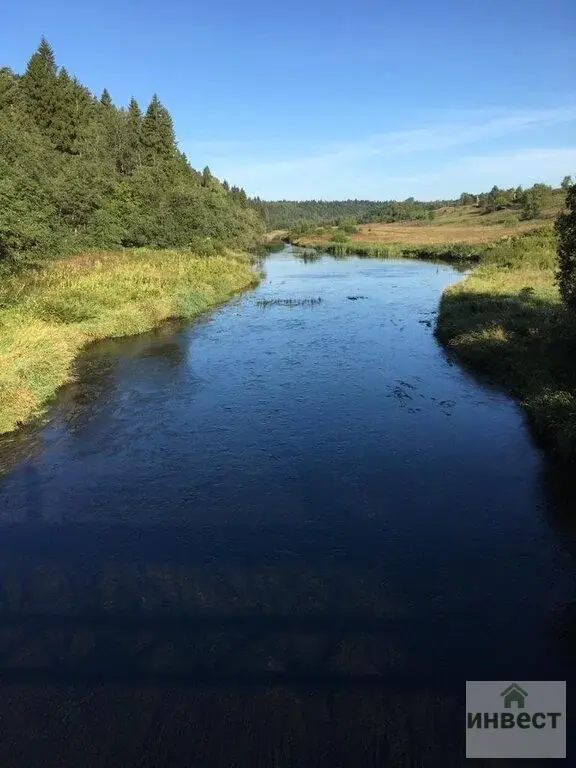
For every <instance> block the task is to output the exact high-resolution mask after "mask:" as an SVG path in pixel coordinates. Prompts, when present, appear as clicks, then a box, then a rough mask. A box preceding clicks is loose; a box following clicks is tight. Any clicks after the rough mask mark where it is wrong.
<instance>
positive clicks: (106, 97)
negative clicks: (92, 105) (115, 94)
mask: <svg viewBox="0 0 576 768" xmlns="http://www.w3.org/2000/svg"><path fill="white" fill-rule="evenodd" d="M100 104H102V106H103V107H113V106H114V104H113V103H112V96H110V93H109V91H108V89H107V88H104V90H103V91H102V96H100Z"/></svg>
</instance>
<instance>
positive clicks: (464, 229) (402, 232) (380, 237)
mask: <svg viewBox="0 0 576 768" xmlns="http://www.w3.org/2000/svg"><path fill="white" fill-rule="evenodd" d="M538 225H540V226H541V225H542V222H541V221H538V222H535V221H523V222H521V223H520V222H519V223H517V224H508V225H505V224H493V225H491V226H490V225H485V224H484V225H481V224H476V225H474V224H468V225H466V224H462V225H459V226H457V225H454V224H442V223H441V222H440V221H435V222H433V223H432V224H419V223H417V222H414V223H395V224H362V225H361V226H360V227H359V228H358V229H359V230H360V231H359V232H358V234H354V235H350V236H349V237H350V240H351V241H358V242H371V243H372V242H373V243H410V244H412V245H434V244H440V243H463V242H466V243H489V242H492V241H494V240H498V239H499V238H501V237H506V236H507V235H515V234H518V233H519V232H527V231H529V230H531V229H534V228H535V227H537V226H538ZM306 239H310V240H314V239H316V238H314V237H310V238H306ZM318 240H322V238H318Z"/></svg>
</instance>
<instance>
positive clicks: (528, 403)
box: [436, 229, 576, 461]
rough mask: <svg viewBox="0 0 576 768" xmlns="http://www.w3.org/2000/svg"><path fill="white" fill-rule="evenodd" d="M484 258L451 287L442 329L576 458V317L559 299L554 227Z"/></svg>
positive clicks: (471, 364) (546, 435)
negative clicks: (464, 277)
mask: <svg viewBox="0 0 576 768" xmlns="http://www.w3.org/2000/svg"><path fill="white" fill-rule="evenodd" d="M479 256H480V260H481V261H480V265H479V266H478V267H477V268H476V269H475V270H474V271H473V272H472V274H470V275H469V276H468V277H467V278H466V279H465V280H463V281H462V282H459V283H457V284H455V285H452V286H450V287H449V288H448V289H447V290H446V291H445V292H444V295H443V297H442V300H441V304H440V312H439V316H438V323H437V328H436V334H437V336H438V338H439V339H440V340H441V341H442V342H443V343H444V344H445V345H446V346H447V347H448V348H449V349H450V350H452V351H453V352H454V353H455V354H456V355H457V356H458V358H459V359H460V360H461V361H463V362H464V364H465V365H466V366H467V367H468V368H470V369H471V370H474V371H478V372H481V373H483V374H487V375H488V376H489V377H490V378H491V379H492V380H494V381H495V382H496V383H498V384H500V385H501V386H503V387H504V388H505V389H506V390H507V391H508V392H509V393H511V394H512V395H514V396H515V397H516V398H517V399H518V400H519V401H520V402H521V404H522V405H523V406H524V408H525V410H526V412H527V414H528V417H529V420H530V422H531V425H532V427H533V429H534V432H535V434H536V435H537V436H538V437H539V438H540V439H541V440H542V442H543V443H544V444H545V445H546V446H547V447H549V448H550V449H551V450H552V452H553V453H555V454H556V455H557V456H559V457H560V458H562V459H564V460H572V461H573V460H574V459H575V458H576V365H575V363H574V361H575V360H576V320H575V318H574V316H573V315H571V314H570V313H569V312H568V311H567V310H566V308H565V307H564V306H563V304H562V303H561V301H560V297H559V294H558V289H557V286H556V281H555V270H556V263H557V258H556V241H555V237H554V234H553V232H552V231H551V230H550V229H543V230H540V231H539V232H535V233H530V234H527V235H519V236H516V237H512V238H510V239H507V240H504V241H501V242H497V243H494V244H491V245H489V246H484V247H483V248H482V249H481V251H480V252H479Z"/></svg>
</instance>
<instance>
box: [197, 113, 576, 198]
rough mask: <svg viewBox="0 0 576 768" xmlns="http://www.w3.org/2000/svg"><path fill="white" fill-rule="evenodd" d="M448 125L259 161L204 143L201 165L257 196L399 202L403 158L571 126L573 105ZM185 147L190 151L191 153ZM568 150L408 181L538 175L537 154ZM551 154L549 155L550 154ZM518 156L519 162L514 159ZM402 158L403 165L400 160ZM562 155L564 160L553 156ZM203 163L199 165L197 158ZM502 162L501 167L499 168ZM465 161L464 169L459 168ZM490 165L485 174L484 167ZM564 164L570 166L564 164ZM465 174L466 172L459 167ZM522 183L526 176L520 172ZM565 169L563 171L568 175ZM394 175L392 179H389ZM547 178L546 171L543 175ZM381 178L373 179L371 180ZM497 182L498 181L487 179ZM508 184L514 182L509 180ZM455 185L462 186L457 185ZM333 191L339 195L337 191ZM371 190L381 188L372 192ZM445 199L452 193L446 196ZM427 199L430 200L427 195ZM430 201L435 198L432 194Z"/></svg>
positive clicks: (455, 119) (257, 150)
mask: <svg viewBox="0 0 576 768" xmlns="http://www.w3.org/2000/svg"><path fill="white" fill-rule="evenodd" d="M450 118H451V119H450V120H444V121H443V122H436V123H432V124H428V125H425V126H422V127H418V128H410V129H407V130H402V131H392V132H387V133H379V134H373V135H370V136H365V137H361V138H359V139H355V140H350V141H340V142H331V143H330V144H328V145H325V146H323V147H320V148H317V149H316V150H314V151H309V152H307V153H304V154H296V155H292V156H282V155H280V153H279V152H278V154H275V156H272V157H270V158H269V159H262V155H263V151H261V147H260V146H259V147H255V146H253V145H251V144H250V143H242V142H209V143H206V142H204V149H205V150H207V153H206V163H207V164H209V165H210V167H211V169H212V171H213V172H214V173H216V175H218V176H221V177H225V178H228V179H230V180H232V181H233V182H234V183H240V184H242V185H243V186H244V187H245V188H246V190H247V191H248V192H249V193H250V194H256V195H260V196H261V197H264V198H268V199H270V198H278V197H284V198H298V199H303V198H306V197H332V198H334V197H336V196H344V197H354V196H361V197H368V196H374V195H377V196H378V197H379V198H382V197H385V196H389V197H401V196H402V194H401V193H400V192H398V193H395V192H394V190H393V189H392V184H393V183H397V184H398V185H399V187H401V188H404V187H405V184H406V183H408V182H409V181H410V176H409V175H404V174H403V175H402V176H401V177H400V178H398V176H397V170H398V166H399V164H400V163H402V162H405V163H406V164H407V165H408V166H409V165H410V162H409V157H410V156H412V155H414V156H418V155H421V154H422V153H431V152H440V151H442V150H450V149H456V148H458V147H464V146H467V145H473V144H475V143H481V142H489V141H493V140H498V139H503V138H505V137H510V136H515V135H517V134H521V133H523V132H529V131H530V129H539V130H543V129H546V128H550V127H552V126H557V125H561V124H564V123H571V122H575V121H576V106H566V107H559V108H553V109H540V110H517V111H514V112H508V113H506V114H502V113H500V114H495V113H494V112H492V113H491V114H487V113H484V114H481V113H480V112H479V111H474V112H469V113H460V114H459V115H458V114H454V113H453V114H451V115H450ZM201 148H202V143H201V142H200V143H198V144H195V145H194V144H189V145H187V146H184V149H185V151H187V154H188V155H189V156H190V157H195V158H198V159H199V160H200V157H201V154H202V153H201V152H200V150H201ZM190 150H191V151H190ZM571 152H572V149H571V148H559V149H541V150H538V149H527V150H521V151H518V152H515V153H514V152H513V153H508V154H506V155H505V156H502V155H492V156H491V157H492V158H497V159H496V160H494V162H492V160H491V159H490V158H487V159H486V161H484V159H480V160H479V161H474V160H473V158H467V159H464V160H460V161H458V166H457V167H456V166H447V167H446V168H442V169H439V171H438V172H437V173H436V172H435V173H432V174H431V175H426V178H425V177H422V176H418V177H412V180H413V182H414V183H415V185H416V187H418V188H422V187H423V186H426V185H427V184H428V182H431V183H436V182H437V181H439V182H441V186H442V187H443V188H445V187H446V178H445V173H450V174H451V175H452V176H453V177H454V179H456V178H457V177H458V178H463V176H464V175H466V174H468V176H471V177H472V178H471V179H470V183H468V184H464V187H466V188H472V187H473V186H474V184H473V178H474V177H485V176H488V175H489V174H490V173H498V174H500V176H502V174H504V175H505V170H506V168H510V169H512V166H514V169H515V170H516V171H519V170H522V168H521V164H522V162H530V163H532V166H531V168H530V169H529V170H531V171H533V172H534V173H537V174H538V178H542V175H541V174H542V170H546V169H544V168H543V165H544V162H543V160H542V158H543V157H547V158H552V157H553V158H554V161H555V165H556V164H557V165H558V166H560V165H562V164H564V166H565V167H566V166H570V162H571V160H570V158H571V154H570V153H571ZM551 153H552V154H551ZM518 157H522V158H523V159H522V160H521V161H518V160H517V159H515V158H518ZM402 158H406V160H404V161H403V160H402ZM560 158H563V159H560ZM201 163H202V164H204V162H203V161H201ZM387 163H388V164H389V165H390V164H392V165H393V166H394V172H393V173H390V172H387V173H386V165H387ZM502 163H505V164H506V165H505V166H502V165H501V164H502ZM466 164H468V167H467V169H466ZM490 167H491V168H492V170H491V171H489V170H488V169H489V168H490ZM570 167H571V166H570ZM465 169H466V170H465ZM523 170H524V173H522V176H521V178H522V179H525V178H526V176H527V173H526V171H527V170H528V169H526V168H524V169H523ZM567 172H568V171H567ZM393 175H394V176H396V178H395V179H393V178H391V177H392V176H393ZM546 176H548V174H546ZM378 177H380V180H379V179H378ZM494 183H498V182H494ZM511 183H520V182H519V181H513V182H511ZM464 187H462V188H464ZM336 190H340V191H339V192H338V194H337V192H336ZM378 190H381V191H380V192H378ZM412 194H414V195H415V196H418V194H419V193H418V190H417V189H414V190H413V191H409V192H408V194H407V195H406V196H409V195H412ZM452 194H455V192H453V193H452ZM429 196H430V195H429ZM431 196H432V197H439V196H441V195H440V194H439V193H435V194H432V195H431Z"/></svg>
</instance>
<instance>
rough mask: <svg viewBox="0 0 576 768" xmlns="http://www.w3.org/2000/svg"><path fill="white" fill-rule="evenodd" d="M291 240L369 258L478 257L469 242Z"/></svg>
mask: <svg viewBox="0 0 576 768" xmlns="http://www.w3.org/2000/svg"><path fill="white" fill-rule="evenodd" d="M293 244H294V245H296V246H298V247H300V248H304V249H305V250H308V251H317V252H319V253H320V252H321V253H329V254H331V255H332V256H362V257H365V258H370V259H400V258H403V259H437V260H441V261H471V262H477V261H478V260H479V258H480V257H479V254H478V246H474V245H470V244H469V243H439V244H430V245H412V244H410V243H373V242H360V241H358V240H350V241H349V242H345V243H334V242H326V241H324V242H318V243H316V242H311V241H307V240H306V239H305V238H301V239H297V240H294V241H293Z"/></svg>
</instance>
